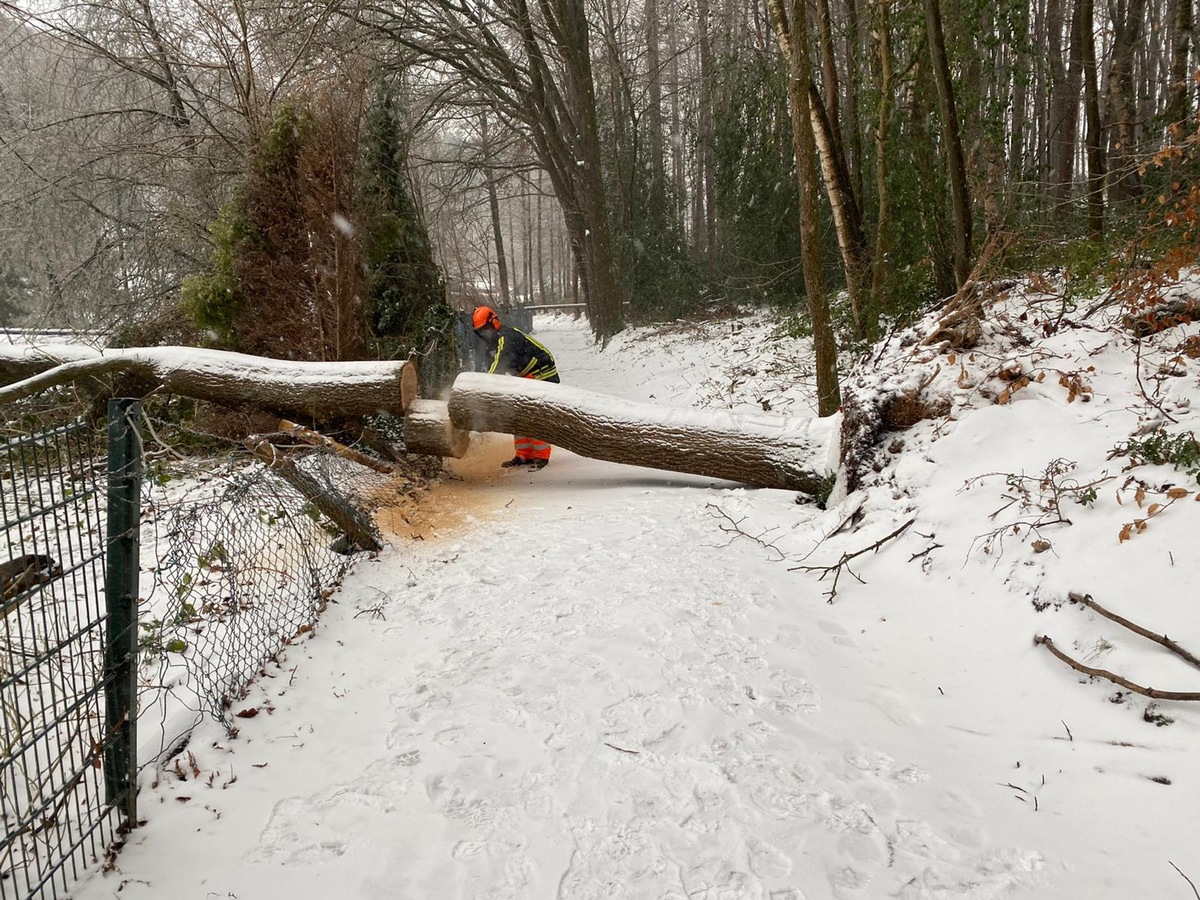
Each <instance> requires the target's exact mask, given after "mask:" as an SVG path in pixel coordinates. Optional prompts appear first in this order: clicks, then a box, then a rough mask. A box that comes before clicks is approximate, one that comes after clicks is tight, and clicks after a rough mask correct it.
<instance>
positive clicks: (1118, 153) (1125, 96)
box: [1105, 0, 1146, 202]
mask: <svg viewBox="0 0 1200 900" xmlns="http://www.w3.org/2000/svg"><path fill="white" fill-rule="evenodd" d="M1122 13H1123V14H1122ZM1145 13H1146V0H1128V5H1126V3H1124V2H1122V3H1118V4H1117V7H1116V10H1115V11H1114V14H1113V23H1112V25H1113V45H1112V54H1111V56H1110V57H1109V63H1108V76H1107V79H1106V85H1105V101H1106V102H1105V110H1106V111H1107V113H1108V123H1107V125H1108V141H1109V144H1108V172H1109V183H1108V198H1109V201H1110V202H1114V201H1116V202H1120V201H1123V200H1132V199H1135V198H1136V197H1138V196H1139V195H1140V194H1141V189H1142V185H1141V177H1140V176H1139V175H1138V156H1137V153H1138V146H1137V131H1138V121H1137V119H1138V115H1137V106H1136V102H1135V100H1134V86H1133V78H1134V72H1133V67H1134V55H1135V53H1136V51H1137V48H1138V46H1139V45H1140V44H1141V42H1142V31H1143V25H1144V21H1143V20H1144V18H1145Z"/></svg>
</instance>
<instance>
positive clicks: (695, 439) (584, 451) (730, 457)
mask: <svg viewBox="0 0 1200 900" xmlns="http://www.w3.org/2000/svg"><path fill="white" fill-rule="evenodd" d="M448 412H449V416H450V422H451V423H452V424H453V426H455V427H457V428H459V429H462V430H463V431H494V432H500V433H502V434H524V435H528V436H530V437H532V438H535V439H537V440H542V441H546V442H547V443H550V444H555V445H557V446H559V447H565V448H566V449H568V450H570V451H571V452H573V453H577V454H579V455H580V456H586V457H589V458H592V459H604V460H608V461H610V462H618V463H625V464H627V465H633V466H646V467H648V468H652V469H664V470H666V471H670V472H686V473H689V474H692V475H702V476H707V477H710V478H721V479H725V480H728V481H736V482H740V483H742V484H751V485H755V486H758V487H768V488H781V489H785V490H795V491H801V492H803V493H806V494H809V495H811V496H814V497H817V498H818V499H821V500H823V499H824V497H825V495H826V494H827V493H828V488H829V484H830V483H831V479H830V477H829V476H830V473H828V472H827V471H826V460H827V458H828V446H827V439H828V435H826V434H825V433H824V431H823V429H822V428H817V429H815V430H814V429H813V423H814V420H812V419H786V418H783V417H768V416H753V417H751V416H736V415H734V414H732V413H728V412H724V411H706V410H692V409H667V408H663V407H658V406H654V405H651V404H648V403H634V402H631V401H624V400H619V399H616V398H613V397H608V396H604V395H602V394H595V393H592V392H591V391H585V390H581V389H580V388H574V387H568V386H565V385H560V384H549V383H547V382H542V381H533V380H531V379H527V378H506V377H500V376H495V375H484V374H481V373H478V372H465V373H463V374H462V375H459V376H458V378H457V379H456V380H455V382H454V387H453V389H452V390H451V392H450V401H449V404H448Z"/></svg>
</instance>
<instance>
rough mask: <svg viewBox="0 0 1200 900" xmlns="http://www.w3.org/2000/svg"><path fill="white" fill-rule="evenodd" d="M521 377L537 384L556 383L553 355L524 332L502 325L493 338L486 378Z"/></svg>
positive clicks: (556, 370) (556, 371)
mask: <svg viewBox="0 0 1200 900" xmlns="http://www.w3.org/2000/svg"><path fill="white" fill-rule="evenodd" d="M497 372H499V373H500V374H502V375H521V376H523V377H525V378H536V379H537V380H538V381H554V382H557V381H558V367H557V366H556V365H555V363H554V354H553V353H551V352H550V351H549V350H547V349H546V348H545V347H544V346H542V344H541V343H540V342H539V341H536V340H534V339H533V338H531V337H530V336H529V335H527V334H526V333H525V332H523V331H520V330H518V329H516V328H513V327H512V326H511V325H502V326H500V330H499V331H498V332H497V336H496V354H495V356H494V357H493V358H492V365H491V366H490V367H489V368H488V374H490V375H494V374H496V373H497Z"/></svg>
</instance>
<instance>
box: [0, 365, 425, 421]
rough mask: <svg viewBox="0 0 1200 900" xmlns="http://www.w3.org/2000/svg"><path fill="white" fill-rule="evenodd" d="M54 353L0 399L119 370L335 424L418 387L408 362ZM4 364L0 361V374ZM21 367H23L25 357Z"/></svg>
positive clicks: (393, 406)
mask: <svg viewBox="0 0 1200 900" xmlns="http://www.w3.org/2000/svg"><path fill="white" fill-rule="evenodd" d="M52 354H53V351H52V350H51V349H49V348H47V349H46V351H45V354H44V355H43V356H42V357H41V360H42V363H41V364H42V365H43V371H42V372H41V373H40V374H37V375H33V376H31V377H27V378H25V379H24V380H23V381H18V382H16V383H15V384H10V385H8V386H7V387H5V388H0V403H12V402H13V401H16V400H21V399H23V398H25V397H30V396H33V395H34V394H36V393H39V392H40V391H43V390H45V389H46V388H50V387H56V386H59V385H63V384H68V383H71V382H74V381H77V380H80V379H93V378H98V377H102V376H105V375H124V376H129V377H130V378H131V379H132V383H133V384H134V385H136V387H137V389H138V390H139V392H144V393H149V392H150V391H151V390H154V389H156V388H162V389H165V390H166V391H169V392H170V393H173V394H179V395H181V396H184V397H192V398H194V399H197V400H208V401H210V402H213V403H219V404H221V405H222V406H227V407H230V408H233V409H238V408H254V409H261V410H267V411H270V412H272V413H275V414H276V415H278V416H283V417H286V418H304V419H313V420H317V421H333V420H337V419H345V418H361V417H365V416H370V415H375V414H376V413H380V412H386V413H391V414H393V415H403V414H404V412H405V411H406V410H407V409H408V407H409V406H410V405H411V404H412V402H413V401H414V400H415V399H416V397H417V392H418V390H419V379H418V374H417V367H416V364H415V363H412V362H394V361H385V362H371V361H367V362H337V363H325V362H297V361H289V360H279V359H270V358H267V357H263V356H249V355H247V354H244V353H225V352H222V351H219V350H202V349H197V348H195V347H135V348H131V349H128V350H112V351H105V352H104V353H103V354H100V353H97V354H96V355H95V356H94V357H93V358H91V359H83V360H80V359H74V360H73V361H70V362H63V363H62V364H61V365H60V364H56V362H55V361H54V357H53V355H52ZM5 362H6V360H4V359H0V373H3V372H4V371H5V370H6V366H5ZM20 366H21V369H20V370H22V371H28V366H29V361H28V359H24V360H21V361H20Z"/></svg>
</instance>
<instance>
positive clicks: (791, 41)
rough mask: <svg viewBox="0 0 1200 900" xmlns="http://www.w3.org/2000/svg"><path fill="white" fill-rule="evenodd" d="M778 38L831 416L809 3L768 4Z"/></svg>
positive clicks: (824, 410) (816, 350) (830, 338)
mask: <svg viewBox="0 0 1200 900" xmlns="http://www.w3.org/2000/svg"><path fill="white" fill-rule="evenodd" d="M768 8H769V10H770V13H771V24H772V27H773V28H774V30H775V39H776V40H777V41H778V43H779V48H780V50H781V51H782V52H783V57H784V59H785V60H786V62H787V67H788V85H787V90H788V104H789V107H790V111H791V119H792V143H793V145H794V147H795V152H796V181H797V187H798V188H799V191H800V255H801V259H802V264H803V269H804V293H805V294H806V295H807V299H808V314H809V319H810V321H811V324H812V331H813V354H814V356H815V357H816V360H815V362H816V374H817V412H818V414H819V415H821V416H830V415H833V414H834V413H835V412H837V410H838V408H839V407H840V406H841V392H840V387H839V385H838V374H837V341H836V339H835V338H834V335H833V324H832V321H831V317H830V312H829V298H828V297H827V296H826V294H825V264H824V261H823V259H822V256H821V232H820V210H819V209H818V192H817V152H816V147H815V140H814V138H813V128H812V108H811V101H810V98H809V90H810V88H811V85H812V65H811V61H810V59H809V55H808V23H807V21H806V20H805V15H806V13H805V9H804V4H803V3H802V2H800V0H791V3H790V7H789V9H788V10H785V9H784V7H783V0H768Z"/></svg>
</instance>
